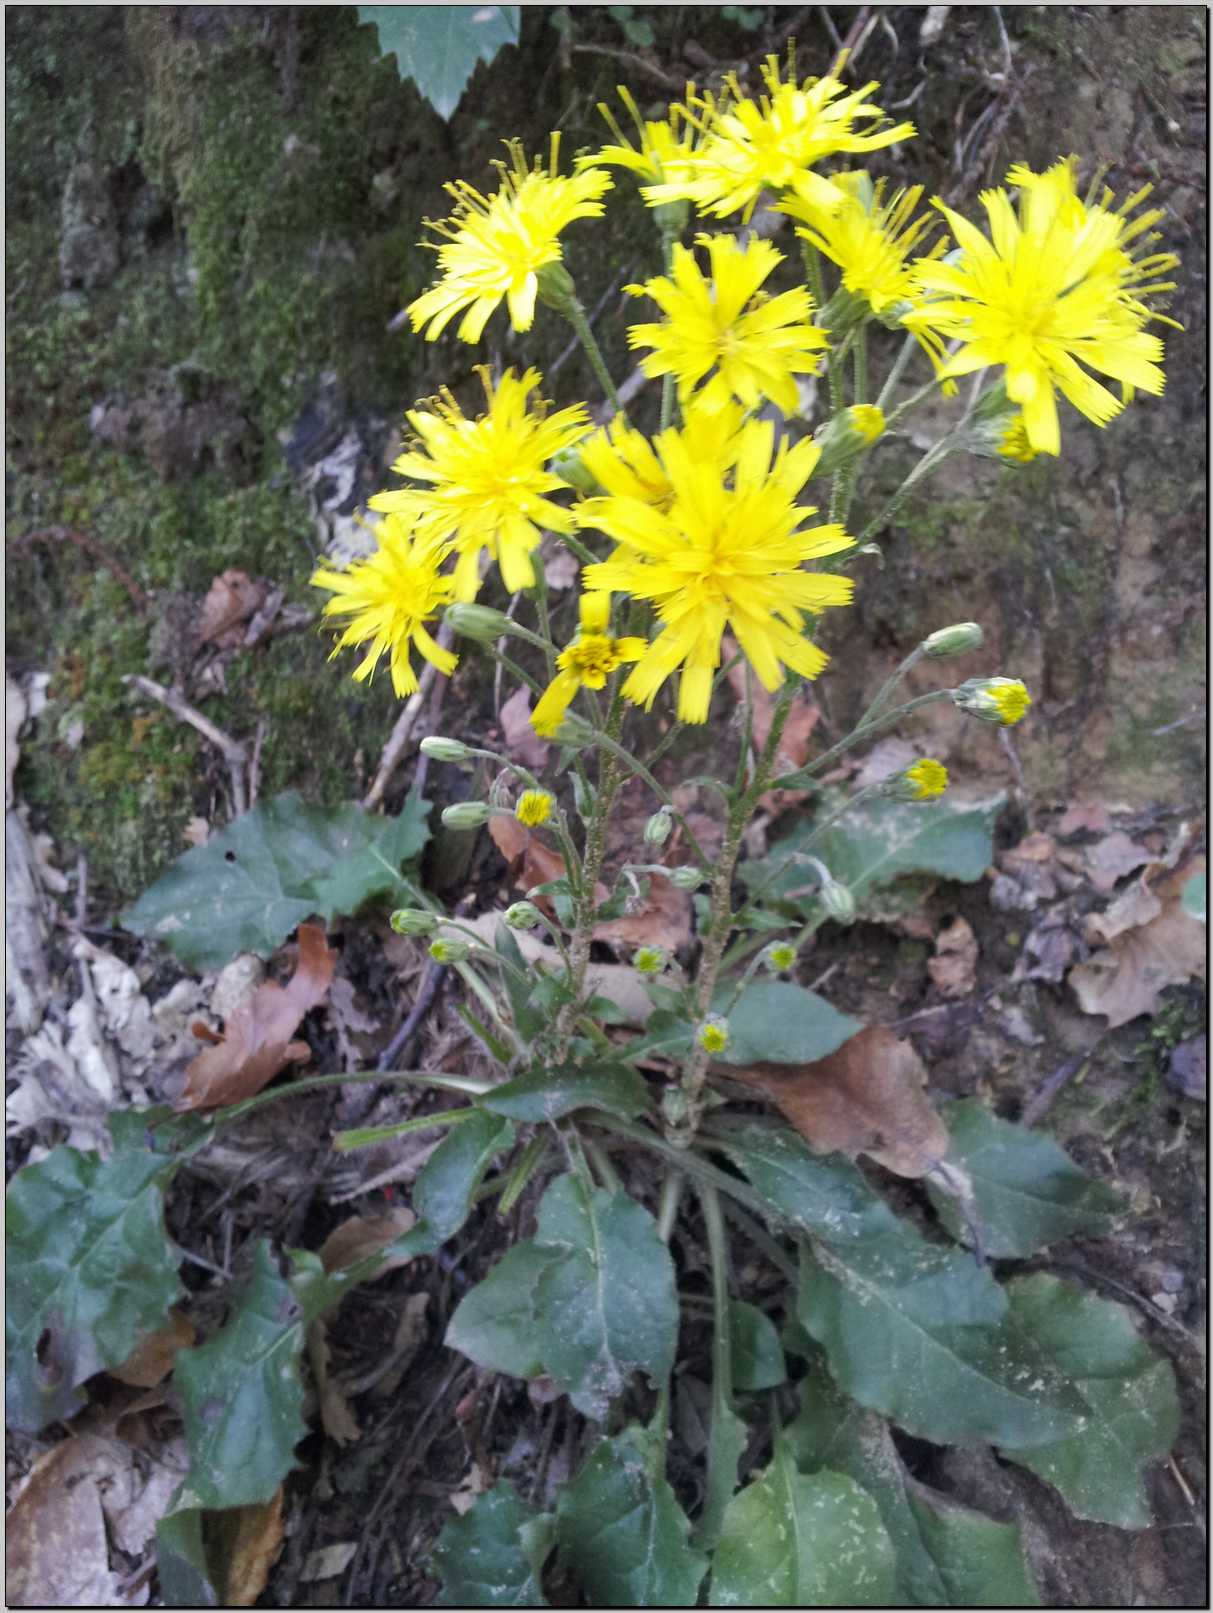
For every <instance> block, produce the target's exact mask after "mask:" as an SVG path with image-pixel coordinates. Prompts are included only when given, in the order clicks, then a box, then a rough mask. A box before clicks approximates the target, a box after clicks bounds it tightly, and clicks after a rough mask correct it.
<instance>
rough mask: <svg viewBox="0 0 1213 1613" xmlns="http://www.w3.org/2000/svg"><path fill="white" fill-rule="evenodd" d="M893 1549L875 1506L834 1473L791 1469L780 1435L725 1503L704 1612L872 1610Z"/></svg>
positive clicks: (889, 1572)
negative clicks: (766, 1459)
mask: <svg viewBox="0 0 1213 1613" xmlns="http://www.w3.org/2000/svg"><path fill="white" fill-rule="evenodd" d="M893 1566H894V1559H893V1546H892V1543H891V1541H890V1540H889V1536H888V1533H887V1531H886V1529H885V1526H884V1524H883V1523H882V1521H881V1517H880V1513H879V1511H878V1510H877V1507H876V1503H875V1502H874V1501H873V1500H872V1498H871V1496H869V1495H865V1494H864V1492H863V1491H862V1490H861V1489H860V1488H859V1486H858V1485H857V1484H856V1483H855V1481H854V1480H853V1479H850V1478H847V1477H846V1475H845V1474H842V1473H825V1472H822V1473H814V1474H812V1475H806V1474H803V1473H798V1472H797V1471H796V1467H795V1464H794V1462H793V1460H792V1456H791V1453H790V1451H789V1450H788V1448H787V1444H786V1442H785V1441H784V1440H783V1439H782V1438H778V1439H776V1442H775V1453H774V1460H773V1461H772V1463H771V1466H770V1467H769V1468H768V1469H767V1471H766V1472H765V1473H764V1474H763V1475H762V1477H761V1478H759V1479H756V1480H755V1481H754V1483H753V1484H749V1485H747V1486H746V1488H745V1489H744V1490H742V1491H741V1492H740V1493H739V1494H738V1495H736V1496H734V1498H733V1500H732V1501H731V1502H730V1504H729V1507H728V1510H727V1511H726V1513H725V1515H724V1528H723V1530H722V1532H721V1536H720V1543H719V1545H718V1546H717V1547H716V1554H715V1557H714V1558H713V1562H712V1585H711V1594H710V1596H709V1603H710V1605H711V1606H712V1607H879V1606H881V1605H882V1604H884V1603H888V1602H889V1601H890V1600H891V1596H892V1589H893Z"/></svg>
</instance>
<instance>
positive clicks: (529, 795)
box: [514, 790, 556, 829]
mask: <svg viewBox="0 0 1213 1613" xmlns="http://www.w3.org/2000/svg"><path fill="white" fill-rule="evenodd" d="M555 804H556V797H555V796H554V795H551V794H550V793H549V792H548V791H547V790H523V792H522V794H521V795H520V796H519V797H518V805H517V806H516V807H515V808H514V816H515V817H516V818H517V819H518V821H519V823H521V824H525V826H526V827H527V828H528V829H537V828H538V827H539V825H540V824H541V823H546V822H547V821H548V819H549V818H550V817H551V815H552V808H553V807H554V806H555Z"/></svg>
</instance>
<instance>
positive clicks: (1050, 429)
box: [905, 158, 1178, 454]
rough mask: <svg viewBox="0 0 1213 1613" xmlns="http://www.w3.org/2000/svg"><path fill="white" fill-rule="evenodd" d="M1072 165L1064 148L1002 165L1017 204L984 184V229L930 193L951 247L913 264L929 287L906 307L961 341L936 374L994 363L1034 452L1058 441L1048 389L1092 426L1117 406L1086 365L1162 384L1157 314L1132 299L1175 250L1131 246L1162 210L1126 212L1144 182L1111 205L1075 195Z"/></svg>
mask: <svg viewBox="0 0 1213 1613" xmlns="http://www.w3.org/2000/svg"><path fill="white" fill-rule="evenodd" d="M1074 168H1075V159H1074V158H1070V159H1068V160H1065V161H1060V162H1057V163H1054V165H1053V166H1052V167H1051V168H1049V169H1048V170H1047V171H1046V172H1045V173H1043V174H1037V173H1033V171H1032V170H1031V169H1030V168H1026V167H1023V166H1018V167H1015V168H1012V169H1011V171H1010V173H1009V174H1008V175H1007V183H1008V184H1010V185H1015V186H1018V188H1019V207H1018V211H1017V210H1016V208H1015V207H1013V206H1012V204H1011V199H1010V197H1009V196H1008V194H1007V192H1006V191H1005V190H990V191H985V192H983V194H982V197H981V202H982V206H983V207H984V208H985V210H986V215H987V218H988V220H989V228H990V236H989V239H987V238H986V237H985V236H984V235H983V234H982V233H981V232H980V230H977V229H975V228H974V226H973V225H972V224H970V223H968V221H967V220H965V219H963V218H961V217H960V216H959V214H957V213H954V212H953V211H952V210H951V208H948V207H945V206H944V205H943V203H942V202H941V201H939V200H938V199H936V202H935V205H936V206H937V207H938V208H939V209H940V211H941V212H942V213H943V214H944V216H945V217H946V218H947V220H948V223H949V225H950V226H951V229H952V233H953V234H954V235H955V237H956V241H957V243H958V245H959V246H960V248H961V253H962V256H961V259H960V261H959V262H958V263H920V264H919V265H918V266H917V271H916V276H915V278H916V280H917V282H918V285H919V287H920V288H921V289H922V290H923V291H925V292H927V293H930V294H932V298H931V300H930V301H929V302H928V303H927V304H926V305H925V306H924V307H923V308H922V309H921V310H920V311H918V312H917V313H914V314H911V315H908V316H907V317H906V319H905V324H906V325H907V326H909V327H910V328H912V329H919V328H922V327H925V328H927V329H929V330H930V331H931V332H933V333H934V334H935V336H936V337H937V338H939V339H941V340H945V341H946V340H948V339H950V338H955V339H957V340H959V341H960V342H961V343H962V346H961V348H960V351H959V352H957V353H956V354H955V355H954V356H953V357H952V358H950V359H947V360H946V362H945V363H944V364H943V366H942V369H941V371H940V373H941V374H942V375H944V376H948V377H953V376H958V375H967V374H968V373H969V372H970V371H972V370H980V369H985V368H986V367H987V366H989V365H998V364H1001V365H1005V367H1006V389H1007V396H1008V397H1009V398H1010V399H1011V401H1012V402H1013V403H1018V404H1019V405H1020V407H1021V408H1022V410H1023V424H1024V431H1025V432H1026V434H1027V440H1028V443H1029V445H1030V446H1031V447H1032V448H1033V449H1034V450H1035V451H1036V452H1037V453H1045V454H1056V453H1058V452H1059V451H1060V448H1061V433H1060V429H1059V426H1058V420H1057V399H1056V393H1057V392H1061V394H1062V395H1063V396H1064V397H1066V398H1068V399H1069V401H1070V402H1071V403H1072V404H1073V405H1074V407H1075V408H1076V409H1078V410H1080V411H1081V413H1083V414H1085V415H1086V416H1087V418H1088V419H1089V420H1093V421H1094V422H1095V424H1096V425H1098V426H1104V425H1106V424H1107V423H1108V421H1109V420H1111V419H1112V418H1113V416H1114V415H1117V414H1119V413H1120V410H1121V408H1122V407H1123V403H1122V401H1121V400H1118V399H1117V398H1116V397H1114V396H1113V394H1112V393H1111V392H1109V390H1108V389H1107V387H1105V386H1103V385H1102V383H1100V382H1099V381H1096V380H1095V379H1094V378H1093V377H1092V376H1091V375H1089V374H1088V373H1087V372H1088V370H1098V371H1100V372H1101V373H1102V374H1104V375H1108V376H1111V377H1112V378H1113V379H1114V380H1117V381H1119V382H1120V383H1121V386H1122V391H1123V393H1124V397H1125V398H1126V399H1127V398H1128V397H1129V396H1131V395H1132V390H1133V388H1135V387H1141V388H1142V389H1143V390H1144V391H1146V392H1153V393H1159V392H1161V391H1162V389H1163V372H1162V370H1161V368H1160V364H1161V361H1162V357H1163V345H1162V342H1161V341H1160V340H1159V339H1158V337H1157V336H1153V335H1150V334H1149V333H1148V332H1147V331H1146V329H1145V325H1146V323H1147V321H1148V320H1150V319H1152V318H1153V319H1158V318H1161V317H1162V316H1161V315H1158V314H1153V313H1151V311H1150V309H1149V308H1148V307H1147V306H1146V305H1145V303H1144V302H1143V300H1142V299H1143V298H1146V297H1150V296H1154V295H1157V294H1159V293H1162V292H1166V291H1171V290H1173V289H1174V282H1173V281H1162V280H1160V278H1159V277H1160V276H1162V275H1163V274H1165V273H1167V271H1168V270H1170V269H1173V268H1174V267H1175V266H1176V264H1177V262H1178V259H1177V258H1175V257H1174V255H1173V254H1171V253H1168V252H1152V253H1147V254H1146V255H1145V256H1140V255H1137V247H1138V244H1139V243H1140V244H1141V245H1146V246H1148V245H1150V244H1152V243H1153V242H1154V241H1156V240H1157V239H1158V237H1157V235H1156V234H1155V233H1150V229H1151V226H1152V225H1153V224H1155V223H1157V222H1158V220H1159V219H1160V218H1161V217H1162V214H1161V212H1160V211H1159V210H1158V209H1151V210H1150V211H1148V212H1145V213H1143V214H1141V215H1139V216H1138V217H1137V218H1136V219H1135V220H1133V221H1132V222H1130V219H1129V214H1130V213H1131V212H1132V211H1133V210H1134V209H1135V208H1136V207H1137V206H1138V204H1139V203H1140V202H1142V201H1143V200H1144V199H1145V197H1146V196H1147V195H1148V193H1149V189H1150V187H1149V186H1148V185H1147V186H1146V187H1144V189H1142V190H1139V191H1137V192H1136V193H1135V194H1134V195H1133V196H1130V197H1129V199H1128V200H1127V201H1126V202H1124V203H1123V204H1122V205H1121V206H1120V207H1119V208H1118V209H1116V210H1115V211H1113V201H1114V198H1113V196H1112V194H1111V192H1110V191H1107V190H1105V191H1104V192H1103V194H1102V196H1101V198H1100V200H1099V202H1098V203H1092V202H1091V201H1090V200H1089V199H1088V200H1087V201H1083V200H1082V199H1080V197H1079V196H1078V194H1077V192H1076V190H1075V186H1074ZM1084 365H1085V366H1086V368H1084V367H1083V366H1084Z"/></svg>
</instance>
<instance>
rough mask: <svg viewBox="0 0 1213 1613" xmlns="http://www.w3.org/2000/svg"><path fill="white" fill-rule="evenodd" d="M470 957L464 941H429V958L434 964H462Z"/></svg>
mask: <svg viewBox="0 0 1213 1613" xmlns="http://www.w3.org/2000/svg"><path fill="white" fill-rule="evenodd" d="M471 955H472V949H471V946H470V945H469V944H468V942H466V941H431V942H430V957H431V958H433V960H434V962H435V963H463V962H464V960H465V959H467V958H470V957H471Z"/></svg>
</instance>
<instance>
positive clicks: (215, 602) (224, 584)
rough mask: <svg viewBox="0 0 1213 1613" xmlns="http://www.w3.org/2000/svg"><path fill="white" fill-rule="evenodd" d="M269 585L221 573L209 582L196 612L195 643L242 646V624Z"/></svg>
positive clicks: (242, 574)
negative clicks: (200, 606) (196, 630)
mask: <svg viewBox="0 0 1213 1613" xmlns="http://www.w3.org/2000/svg"><path fill="white" fill-rule="evenodd" d="M268 591H269V584H268V583H267V582H265V581H264V580H262V579H261V578H253V577H250V576H249V575H248V574H247V572H243V571H237V570H234V569H233V570H231V571H224V572H221V573H220V574H219V576H218V577H216V578H215V580H214V582H212V583H211V586H210V590H209V592H208V593H207V596H206V598H205V599H204V600H203V601H202V609H201V610H200V611H199V613H198V642H199V643H200V644H214V645H215V647H216V648H217V649H221V650H234V649H238V648H239V647H240V646H241V645H242V644H243V643H244V624H245V623H246V622H247V621H248V619H249V617H250V616H252V615H253V613H254V612H255V611H256V610H257V609H258V608H259V607H260V606H261V604H262V603H263V602H264V600H265V597H266V594H267V593H268Z"/></svg>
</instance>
